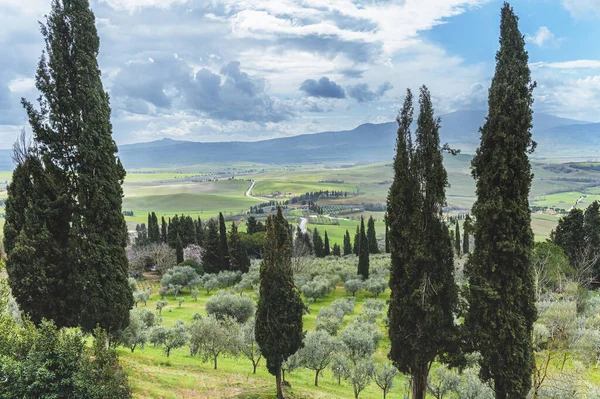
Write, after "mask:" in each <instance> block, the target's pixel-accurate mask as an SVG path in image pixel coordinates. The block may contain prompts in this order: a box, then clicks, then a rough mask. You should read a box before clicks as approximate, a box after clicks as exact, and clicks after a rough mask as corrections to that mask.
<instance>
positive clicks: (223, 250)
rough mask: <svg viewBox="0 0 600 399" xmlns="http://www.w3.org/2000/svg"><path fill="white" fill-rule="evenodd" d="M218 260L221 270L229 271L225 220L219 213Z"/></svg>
mask: <svg viewBox="0 0 600 399" xmlns="http://www.w3.org/2000/svg"><path fill="white" fill-rule="evenodd" d="M219 258H220V262H219V263H220V265H221V270H229V248H228V247H227V226H226V225H225V218H224V217H223V214H222V213H221V212H219Z"/></svg>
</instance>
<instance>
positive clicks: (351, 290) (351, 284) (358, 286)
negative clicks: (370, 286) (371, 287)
mask: <svg viewBox="0 0 600 399" xmlns="http://www.w3.org/2000/svg"><path fill="white" fill-rule="evenodd" d="M364 286H365V283H364V282H363V281H362V280H360V279H352V280H348V281H346V282H345V283H344V289H345V290H346V293H347V294H352V296H354V295H356V293H357V292H358V291H360V290H362V289H363V288H364Z"/></svg>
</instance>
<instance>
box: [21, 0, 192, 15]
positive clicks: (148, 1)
mask: <svg viewBox="0 0 600 399" xmlns="http://www.w3.org/2000/svg"><path fill="white" fill-rule="evenodd" d="M11 1H16V0H11ZM187 1H188V0H100V2H101V3H107V4H108V5H109V6H111V7H112V8H113V9H115V10H117V11H128V12H130V13H133V12H135V11H137V10H139V9H142V8H144V7H155V8H162V9H165V8H169V7H170V6H171V5H173V4H184V3H187Z"/></svg>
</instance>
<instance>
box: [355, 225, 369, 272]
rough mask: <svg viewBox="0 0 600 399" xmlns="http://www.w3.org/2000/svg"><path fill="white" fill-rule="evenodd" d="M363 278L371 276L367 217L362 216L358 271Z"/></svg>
mask: <svg viewBox="0 0 600 399" xmlns="http://www.w3.org/2000/svg"><path fill="white" fill-rule="evenodd" d="M357 274H358V275H359V276H362V278H363V280H366V279H368V278H369V241H368V239H367V233H366V232H365V219H364V218H363V217H361V218H360V241H359V249H358V272H357Z"/></svg>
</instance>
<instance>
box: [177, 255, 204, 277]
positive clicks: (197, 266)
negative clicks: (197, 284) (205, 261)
mask: <svg viewBox="0 0 600 399" xmlns="http://www.w3.org/2000/svg"><path fill="white" fill-rule="evenodd" d="M178 266H189V267H191V268H192V269H194V271H195V272H196V273H197V274H198V276H202V275H203V274H204V269H203V268H202V265H201V264H200V263H198V262H196V260H194V259H191V258H188V259H186V260H184V261H183V262H181V263H180V264H179V265H178Z"/></svg>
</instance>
